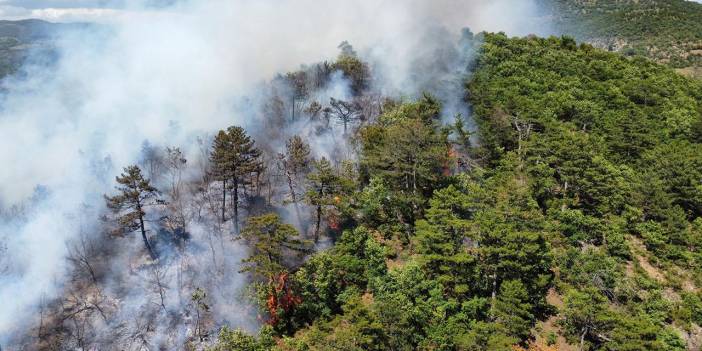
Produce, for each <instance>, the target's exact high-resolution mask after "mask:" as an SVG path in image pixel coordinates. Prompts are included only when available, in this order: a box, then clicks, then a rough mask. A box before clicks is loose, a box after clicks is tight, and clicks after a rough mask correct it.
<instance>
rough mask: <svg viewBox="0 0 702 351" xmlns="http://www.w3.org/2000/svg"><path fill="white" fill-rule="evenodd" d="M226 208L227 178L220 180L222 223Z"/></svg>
mask: <svg viewBox="0 0 702 351" xmlns="http://www.w3.org/2000/svg"><path fill="white" fill-rule="evenodd" d="M226 208H227V180H226V179H225V180H223V181H222V223H224V221H225V218H224V212H225V209H226Z"/></svg>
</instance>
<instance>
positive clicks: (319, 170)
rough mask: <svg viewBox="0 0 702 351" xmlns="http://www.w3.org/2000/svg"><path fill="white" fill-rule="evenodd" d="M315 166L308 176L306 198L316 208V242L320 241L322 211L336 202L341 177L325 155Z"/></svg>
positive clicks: (314, 163) (315, 162)
mask: <svg viewBox="0 0 702 351" xmlns="http://www.w3.org/2000/svg"><path fill="white" fill-rule="evenodd" d="M313 167H314V172H312V173H310V174H309V175H308V176H307V181H308V190H307V194H306V200H307V203H308V204H309V205H310V206H314V209H315V226H314V242H315V243H316V242H318V241H319V231H320V227H321V223H322V211H323V209H324V207H326V206H330V205H332V204H333V203H334V194H336V193H338V192H339V190H340V188H341V179H340V177H339V176H338V175H336V173H335V172H334V169H333V168H332V165H331V162H329V160H327V159H326V158H324V157H322V159H321V160H319V161H314V162H313Z"/></svg>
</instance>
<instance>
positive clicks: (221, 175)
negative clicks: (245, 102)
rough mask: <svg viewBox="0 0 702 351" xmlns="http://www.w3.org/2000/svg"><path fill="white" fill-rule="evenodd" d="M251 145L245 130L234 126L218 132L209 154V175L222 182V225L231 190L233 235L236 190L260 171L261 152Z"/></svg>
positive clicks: (236, 199) (236, 221)
mask: <svg viewBox="0 0 702 351" xmlns="http://www.w3.org/2000/svg"><path fill="white" fill-rule="evenodd" d="M254 143H255V142H254V141H253V140H252V139H251V137H249V136H248V135H246V131H245V130H244V128H242V127H237V126H233V127H229V128H227V130H226V131H224V130H221V131H219V133H218V134H217V136H216V137H215V139H214V142H213V145H212V152H211V153H210V161H211V162H212V170H211V172H212V175H213V176H214V179H215V180H218V181H221V182H222V222H224V221H226V205H227V190H231V194H232V196H233V199H232V204H233V207H234V227H235V230H236V232H239V189H240V187H242V186H244V185H245V180H246V178H247V177H248V176H249V175H251V174H252V173H254V172H257V171H260V167H261V162H260V157H261V151H260V150H259V149H257V148H256V147H255V146H254Z"/></svg>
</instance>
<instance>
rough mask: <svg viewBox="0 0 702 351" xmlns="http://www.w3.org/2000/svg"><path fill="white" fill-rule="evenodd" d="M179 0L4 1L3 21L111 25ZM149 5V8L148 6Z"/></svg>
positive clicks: (0, 6) (1, 2) (0, 9)
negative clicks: (132, 14) (100, 23)
mask: <svg viewBox="0 0 702 351" xmlns="http://www.w3.org/2000/svg"><path fill="white" fill-rule="evenodd" d="M176 1H178V0H146V1H144V0H0V19H4V20H18V19H26V18H38V19H43V20H47V21H52V22H109V21H114V20H115V19H116V18H118V17H122V16H125V15H128V14H130V13H133V12H134V11H136V10H135V9H137V8H139V9H140V11H143V10H144V7H147V8H158V7H162V6H165V5H170V4H173V3H174V2H176ZM144 4H146V6H144Z"/></svg>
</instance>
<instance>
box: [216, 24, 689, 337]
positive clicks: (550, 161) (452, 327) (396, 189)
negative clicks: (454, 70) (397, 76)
mask: <svg viewBox="0 0 702 351" xmlns="http://www.w3.org/2000/svg"><path fill="white" fill-rule="evenodd" d="M479 40H483V42H482V46H481V49H480V52H479V55H478V58H477V62H476V63H475V66H476V71H475V72H474V75H473V78H472V79H471V81H470V82H468V83H467V91H468V96H469V99H470V101H471V102H472V104H473V107H474V111H475V115H474V118H475V119H476V122H477V124H478V127H479V128H478V131H479V133H478V135H479V138H478V140H474V142H473V143H472V146H471V147H468V148H466V147H465V143H462V142H461V138H459V136H461V135H463V133H460V132H459V128H460V127H461V124H460V123H458V124H456V125H453V126H446V125H442V124H441V123H439V120H438V119H437V117H438V111H439V109H440V106H439V104H438V102H437V101H435V100H433V99H432V98H431V97H429V96H425V97H424V98H423V99H420V100H418V101H416V102H407V103H400V104H391V105H389V106H387V107H386V109H385V110H384V113H383V114H382V115H380V116H379V117H378V119H377V121H376V122H375V123H373V124H370V125H367V126H364V127H362V128H361V129H359V131H358V133H357V134H356V135H355V136H354V139H355V141H356V143H358V145H359V163H358V176H357V177H356V178H355V182H356V183H355V187H357V189H358V191H357V192H356V193H355V194H352V195H350V197H349V198H348V200H347V199H345V200H344V203H347V204H348V205H345V206H337V208H336V210H337V211H338V213H340V215H341V216H342V217H343V218H345V219H344V220H343V221H342V222H343V223H344V226H342V227H341V228H340V231H341V232H342V234H341V236H340V237H339V239H338V241H337V242H336V245H335V246H334V247H333V248H331V249H329V250H326V251H323V252H319V253H316V254H313V255H312V256H311V257H310V258H309V259H308V260H307V261H306V262H305V263H303V264H302V265H301V266H299V267H296V268H294V269H292V270H290V271H286V272H285V274H290V279H289V280H287V281H286V287H287V289H289V290H286V291H287V294H289V295H290V296H294V298H293V301H294V303H292V304H289V305H287V307H288V308H285V309H278V310H276V311H278V312H277V313H276V314H275V315H274V316H273V318H271V319H270V322H269V325H270V327H266V328H264V329H263V330H262V332H261V335H260V336H259V337H258V338H256V337H252V336H247V335H245V334H242V333H240V332H236V331H231V330H228V329H225V330H223V331H222V332H221V335H220V343H219V344H218V345H217V346H216V348H215V349H221V350H240V349H241V350H259V349H260V350H263V349H270V348H276V349H281V350H331V349H344V350H369V349H372V350H414V349H421V350H514V349H515V348H517V349H518V348H520V347H521V348H525V349H526V348H532V349H542V350H546V349H562V350H569V349H576V350H577V349H580V350H586V349H587V350H685V349H689V350H694V349H697V348H698V347H699V345H700V337H699V330H700V327H699V324H700V322H702V320H701V319H702V314H701V313H700V312H702V303H701V301H702V299H701V298H702V295H701V294H700V290H699V288H698V287H699V286H701V284H702V281H700V277H702V271H700V268H699V267H700V262H702V250H701V248H700V247H699V243H700V240H701V239H702V231H701V229H702V219H700V218H699V217H700V215H701V214H702V212H700V210H702V208H701V207H700V206H699V205H700V202H699V201H700V200H701V199H702V198H700V194H702V193H701V192H700V191H701V190H702V187H701V185H700V179H701V178H700V174H699V172H700V169H701V168H700V166H702V153H701V152H700V151H702V149H701V147H702V144H700V142H701V141H702V139H700V123H701V122H702V103H701V102H702V84H700V83H699V82H696V81H691V80H689V79H686V78H683V77H682V76H679V75H677V74H676V73H675V72H674V71H673V70H672V69H670V68H666V67H665V66H660V65H657V64H654V63H652V62H650V61H647V60H645V59H629V58H626V57H624V56H620V55H617V54H612V53H607V52H605V51H601V50H598V49H594V48H593V47H591V46H589V45H577V44H576V43H575V41H574V40H573V39H571V38H567V37H564V38H549V39H539V38H508V37H506V36H505V35H503V34H487V35H485V36H480V37H479ZM466 156H467V159H469V160H470V161H469V163H470V165H471V166H470V167H469V169H468V170H464V169H461V168H460V167H458V162H457V160H458V159H459V158H461V157H466ZM347 196H348V195H347Z"/></svg>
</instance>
